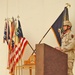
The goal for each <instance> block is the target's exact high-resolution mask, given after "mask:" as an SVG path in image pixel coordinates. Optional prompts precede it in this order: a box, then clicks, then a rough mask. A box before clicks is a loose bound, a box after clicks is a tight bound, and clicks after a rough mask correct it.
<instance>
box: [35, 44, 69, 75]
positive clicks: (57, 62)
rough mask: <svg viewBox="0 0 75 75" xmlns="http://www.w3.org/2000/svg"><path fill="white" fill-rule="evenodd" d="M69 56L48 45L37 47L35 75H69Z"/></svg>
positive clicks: (38, 45)
mask: <svg viewBox="0 0 75 75" xmlns="http://www.w3.org/2000/svg"><path fill="white" fill-rule="evenodd" d="M67 58H68V56H67V54H65V53H63V52H61V51H58V50H57V49H55V48H53V47H51V46H48V45H46V44H37V45H36V65H35V75H68V74H67V72H68V71H67V70H68V65H67V60H68V59H67Z"/></svg>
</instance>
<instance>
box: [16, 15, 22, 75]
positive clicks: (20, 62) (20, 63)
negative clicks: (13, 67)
mask: <svg viewBox="0 0 75 75" xmlns="http://www.w3.org/2000/svg"><path fill="white" fill-rule="evenodd" d="M17 18H18V20H19V18H20V16H19V15H18V16H17ZM18 65H19V66H20V65H21V66H22V58H21V60H20V61H19V63H18ZM20 70H21V69H20V68H19V75H20ZM21 72H22V70H21Z"/></svg>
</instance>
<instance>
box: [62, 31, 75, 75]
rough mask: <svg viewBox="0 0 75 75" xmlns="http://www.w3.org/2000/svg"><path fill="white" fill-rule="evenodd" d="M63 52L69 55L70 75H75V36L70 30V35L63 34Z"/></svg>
mask: <svg viewBox="0 0 75 75" xmlns="http://www.w3.org/2000/svg"><path fill="white" fill-rule="evenodd" d="M61 38H62V46H61V49H62V51H63V52H65V53H66V54H68V75H73V72H72V70H73V64H74V59H75V54H74V51H75V35H74V34H73V33H72V31H71V30H70V31H69V32H68V33H63V34H61Z"/></svg>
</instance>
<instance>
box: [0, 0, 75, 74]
mask: <svg viewBox="0 0 75 75" xmlns="http://www.w3.org/2000/svg"><path fill="white" fill-rule="evenodd" d="M66 3H69V4H70V5H71V7H70V8H69V15H70V21H71V22H72V25H73V28H72V30H73V32H74V33H75V30H74V28H75V25H74V24H75V17H74V16H75V9H74V7H75V4H74V3H75V0H0V75H9V73H8V70H7V58H8V48H7V45H6V43H5V44H4V43H3V32H4V22H5V18H7V17H8V18H11V17H12V16H13V17H15V18H17V16H18V15H19V16H20V21H21V25H22V30H23V34H24V36H25V37H26V38H27V39H28V41H29V43H30V44H31V46H32V47H33V49H35V44H38V43H39V41H40V40H41V39H42V37H43V36H44V34H45V33H46V31H47V30H48V29H49V28H50V26H51V25H52V24H53V23H54V22H55V20H56V19H57V17H58V16H59V15H60V13H61V12H62V11H63V9H64V7H65V4H66ZM41 43H46V44H48V45H50V46H53V47H57V46H58V44H57V41H56V39H55V36H54V35H53V32H52V30H50V31H49V33H48V34H47V35H46V37H45V38H44V39H43V41H42V42H41ZM31 53H32V50H31V48H30V47H29V46H27V47H26V50H25V53H24V57H23V60H27V59H28V58H29V56H30V55H31ZM74 69H75V68H74ZM33 72H34V71H33ZM25 74H27V75H29V72H28V70H26V71H25ZM34 74H35V72H34ZM34 74H33V75H34Z"/></svg>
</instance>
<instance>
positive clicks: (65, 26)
mask: <svg viewBox="0 0 75 75" xmlns="http://www.w3.org/2000/svg"><path fill="white" fill-rule="evenodd" d="M71 27H72V24H71V22H70V21H68V20H67V21H64V22H63V30H64V31H66V30H71Z"/></svg>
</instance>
